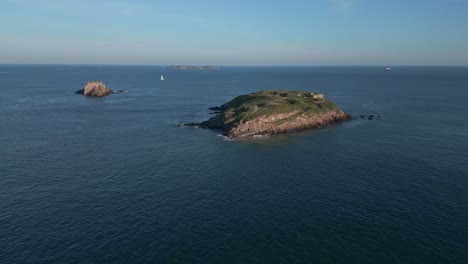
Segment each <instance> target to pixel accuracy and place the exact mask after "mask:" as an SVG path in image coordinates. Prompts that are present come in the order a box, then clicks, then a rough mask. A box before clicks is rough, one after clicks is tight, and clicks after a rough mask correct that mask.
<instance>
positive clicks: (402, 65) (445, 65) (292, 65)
mask: <svg viewBox="0 0 468 264" xmlns="http://www.w3.org/2000/svg"><path fill="white" fill-rule="evenodd" d="M0 65H30V66H34V65H36V66H53V65H57V66H60V65H65V66H148V67H172V66H192V67H468V64H466V65H463V64H275V65H271V64H256V65H239V64H234V65H232V64H231V65H230V64H137V63H130V64H125V63H103V64H99V63H3V62H0Z"/></svg>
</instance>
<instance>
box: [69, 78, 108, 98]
mask: <svg viewBox="0 0 468 264" xmlns="http://www.w3.org/2000/svg"><path fill="white" fill-rule="evenodd" d="M75 93H76V94H83V95H86V96H96V97H101V96H106V95H109V94H111V93H113V91H112V90H111V89H109V88H107V87H106V85H105V84H104V83H103V82H101V81H90V82H88V83H87V84H86V86H85V88H83V89H80V90H78V91H76V92H75Z"/></svg>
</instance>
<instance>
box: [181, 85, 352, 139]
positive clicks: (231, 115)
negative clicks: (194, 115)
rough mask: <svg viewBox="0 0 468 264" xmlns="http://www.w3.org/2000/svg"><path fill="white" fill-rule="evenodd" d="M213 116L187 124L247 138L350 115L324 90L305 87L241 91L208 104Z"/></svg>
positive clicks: (295, 128) (313, 125) (332, 120)
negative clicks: (214, 105) (294, 89)
mask: <svg viewBox="0 0 468 264" xmlns="http://www.w3.org/2000/svg"><path fill="white" fill-rule="evenodd" d="M210 110H213V111H216V112H215V114H216V116H214V117H212V118H210V119H209V120H207V121H204V122H201V123H187V124H184V125H186V126H198V127H201V128H209V129H219V130H221V131H223V132H224V134H225V135H226V136H227V137H229V138H237V139H243V138H250V137H253V136H258V135H270V134H279V133H288V132H294V131H300V130H304V129H308V128H318V127H323V126H328V125H330V124H333V123H336V122H340V121H347V120H350V119H351V116H350V115H349V114H346V113H345V112H343V111H342V110H341V109H340V108H339V107H338V106H337V105H336V104H335V103H333V102H332V101H330V100H327V99H325V97H324V96H323V94H320V93H314V92H308V91H287V90H265V91H260V92H256V93H251V94H246V95H241V96H238V97H236V98H234V99H233V100H231V101H229V102H227V103H225V104H223V105H221V106H219V107H211V108H210Z"/></svg>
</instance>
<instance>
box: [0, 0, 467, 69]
mask: <svg viewBox="0 0 468 264" xmlns="http://www.w3.org/2000/svg"><path fill="white" fill-rule="evenodd" d="M0 63H70V64H73V63H80V64H81V63H84V64H156V65H160V64H164V65H166V64H193V65H195V64H203V65H468V0H425V1H423V0H387V1H380V0H316V1H313V0H289V1H286V0H281V1H277V0H268V1H266V0H236V1H225V0H185V1H182V0H164V1H157V0H155V1H149V0H133V1H130V0H119V1H111V0H79V1H75V0H0Z"/></svg>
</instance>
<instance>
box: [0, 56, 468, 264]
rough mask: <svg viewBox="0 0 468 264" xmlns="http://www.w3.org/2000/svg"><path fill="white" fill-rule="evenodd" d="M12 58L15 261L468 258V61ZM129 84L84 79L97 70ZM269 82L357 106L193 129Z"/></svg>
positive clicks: (4, 107) (0, 84) (5, 235)
mask: <svg viewBox="0 0 468 264" xmlns="http://www.w3.org/2000/svg"><path fill="white" fill-rule="evenodd" d="M164 74H165V78H166V81H163V82H162V81H160V80H159V77H160V67H149V66H147V67H143V66H141V67H140V66H101V67H100V68H97V67H96V66H75V65H72V66H64V65H56V66H27V65H2V66H0V263H28V264H29V263H468V155H467V149H468V103H467V102H468V68H466V67H465V68H463V67H458V68H454V67H452V68H450V67H447V68H437V67H426V68H418V67H395V68H393V70H392V71H385V70H384V69H383V68H382V67H342V68H339V67H338V68H335V67H322V68H321V67H308V68H307V67H290V68H280V67H276V68H275V67H272V68H242V67H237V68H235V67H233V68H229V67H225V68H221V69H220V70H170V69H165V70H164ZM94 79H98V80H103V81H104V82H105V83H106V85H107V86H108V87H110V88H113V89H116V90H120V89H121V90H126V91H128V92H127V93H122V94H113V95H110V96H108V97H105V98H87V97H84V96H82V95H76V94H74V92H75V90H77V89H80V88H82V87H83V86H84V85H85V83H86V81H88V80H94ZM269 88H282V89H303V90H311V91H317V92H323V93H324V94H325V96H326V97H327V98H329V99H331V100H333V101H335V102H336V103H337V104H338V105H339V106H341V108H342V109H343V110H345V111H346V112H349V113H351V114H353V115H355V116H356V115H357V116H359V115H361V114H366V115H367V114H378V115H380V116H381V119H380V120H375V121H368V120H365V119H359V118H358V119H355V120H353V121H350V122H347V123H344V124H341V125H337V126H333V127H330V128H325V129H320V130H311V131H305V132H300V133H296V134H288V135H278V136H272V137H270V138H266V139H262V140H256V141H228V140H226V139H224V138H223V137H220V136H218V135H219V132H217V131H210V130H203V129H196V128H189V127H185V128H182V127H178V126H177V125H178V124H180V123H183V122H189V121H202V120H205V119H207V118H208V117H209V116H210V115H209V111H208V110H207V108H208V107H210V106H214V105H220V104H222V103H223V102H226V101H228V100H230V99H232V98H233V97H235V96H237V95H240V94H244V93H248V92H253V91H258V90H262V89H269Z"/></svg>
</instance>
